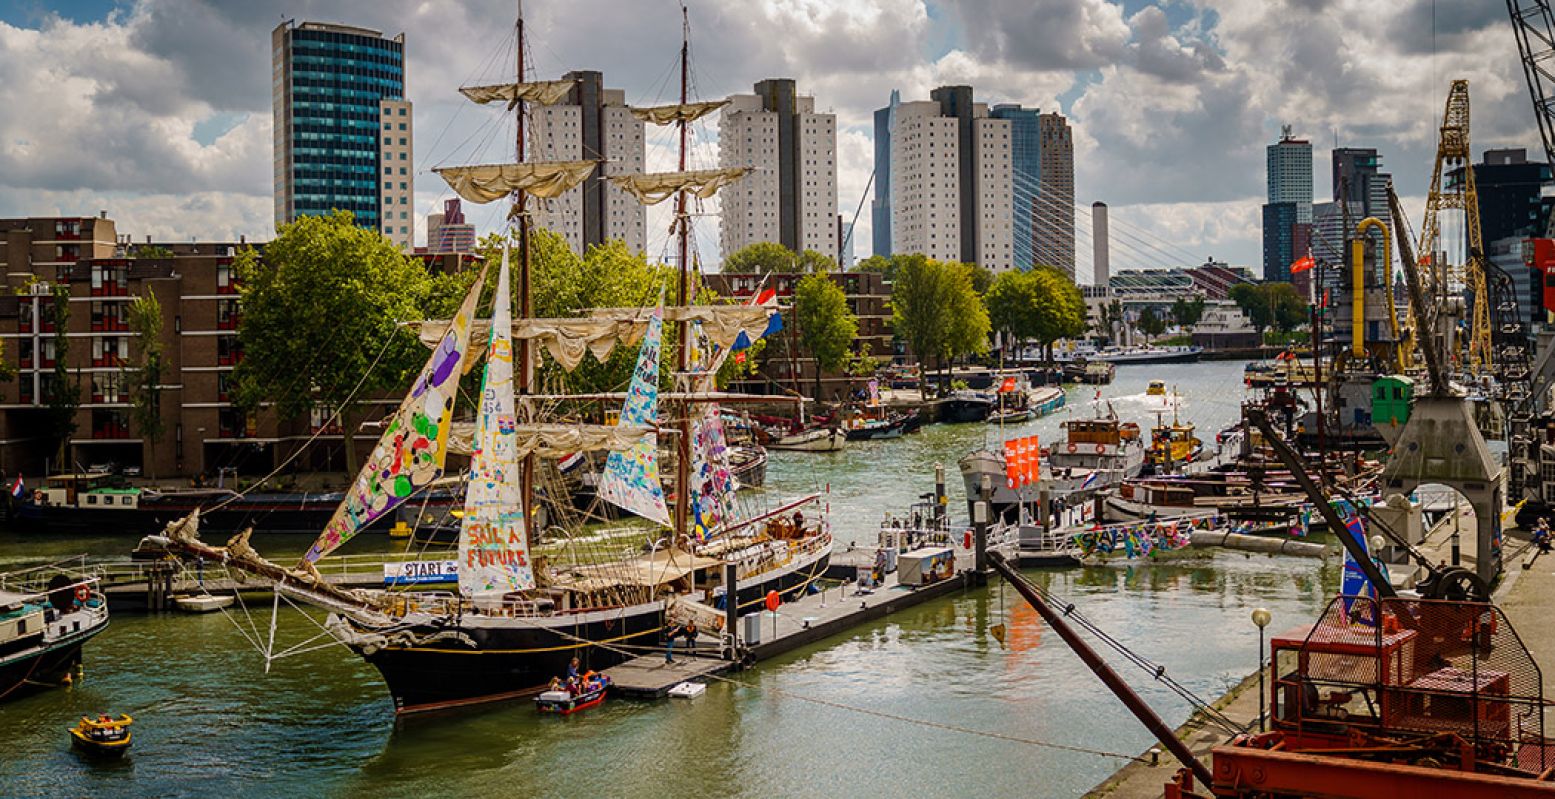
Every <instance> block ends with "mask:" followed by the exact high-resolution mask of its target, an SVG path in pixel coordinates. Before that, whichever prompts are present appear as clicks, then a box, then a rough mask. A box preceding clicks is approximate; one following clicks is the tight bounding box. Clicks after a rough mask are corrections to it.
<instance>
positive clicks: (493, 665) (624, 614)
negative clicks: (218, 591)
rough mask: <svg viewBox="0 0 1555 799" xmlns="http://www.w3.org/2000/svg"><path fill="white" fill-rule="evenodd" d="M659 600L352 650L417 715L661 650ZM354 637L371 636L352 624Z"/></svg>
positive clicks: (457, 626) (808, 570) (802, 574)
mask: <svg viewBox="0 0 1555 799" xmlns="http://www.w3.org/2000/svg"><path fill="white" fill-rule="evenodd" d="M830 559H831V553H830V551H829V550H828V551H827V552H825V553H823V554H822V555H821V556H820V557H819V558H815V559H812V560H808V561H805V562H802V563H800V564H799V565H797V566H795V567H793V568H790V569H787V570H785V571H782V572H779V573H774V574H773V575H772V576H771V577H770V578H768V579H765V580H762V581H760V582H754V581H753V582H751V583H750V584H748V585H744V586H741V588H740V590H739V592H738V600H737V601H738V603H739V607H740V608H741V612H742V613H748V612H755V611H756V610H759V609H760V605H761V602H762V600H763V599H764V598H765V597H766V595H767V593H768V592H769V591H778V592H779V593H780V594H782V595H783V598H784V600H785V601H787V600H790V599H793V598H795V597H797V596H800V595H801V594H802V593H803V592H804V591H806V590H808V588H809V586H810V585H811V584H812V583H813V582H814V581H815V580H817V579H819V578H820V577H821V576H823V575H824V574H825V573H826V567H827V565H828V563H829V561H830ZM664 608H665V606H664V604H663V603H658V602H655V603H650V604H643V605H635V606H631V607H626V608H619V609H613V610H600V611H592V612H587V613H579V614H576V616H575V617H573V618H568V617H566V616H555V617H541V618H519V619H501V618H490V617H487V618H484V619H483V618H481V617H476V616H471V617H467V618H465V619H463V620H460V621H457V622H450V623H445V624H441V625H438V624H435V623H434V624H425V625H418V626H416V627H414V628H412V629H411V631H410V632H412V633H413V634H414V635H415V636H417V637H418V638H420V639H421V642H420V643H416V644H414V645H392V644H391V645H388V646H383V647H381V648H376V647H366V648H364V647H362V646H360V645H359V644H356V643H351V642H349V641H348V644H350V645H351V648H352V649H353V650H355V651H356V652H357V653H358V654H360V655H362V657H363V659H364V660H366V661H367V662H368V663H371V664H372V665H373V667H375V668H377V669H378V672H379V673H380V674H382V675H383V679H384V682H385V683H387V684H388V688H389V694H390V696H392V697H393V699H394V708H395V711H396V712H397V713H402V714H405V713H420V712H427V711H435V710H444V709H450V708H457V707H463V706H468V705H475V704H483V703H486V702H496V701H502V700H509V699H518V698H522V697H527V696H533V695H534V694H537V693H539V692H540V691H542V690H544V689H545V687H546V686H547V684H549V682H550V680H551V678H553V677H559V676H565V675H566V674H567V667H568V665H569V664H570V662H571V661H572V658H574V657H576V658H578V660H579V661H580V663H581V664H582V667H583V668H584V669H585V670H589V669H592V670H595V671H602V670H604V669H608V668H610V667H611V666H615V665H617V664H620V663H623V662H625V661H627V660H629V659H631V658H633V657H637V656H639V655H643V654H652V653H653V652H654V651H655V650H658V649H660V648H661V647H663V645H664V642H663V634H664V631H665V626H666V620H665V617H664V614H665V609H664ZM352 627H353V628H354V629H355V630H356V631H357V632H370V631H367V630H365V629H363V628H361V627H358V626H356V625H354V624H353V625H352Z"/></svg>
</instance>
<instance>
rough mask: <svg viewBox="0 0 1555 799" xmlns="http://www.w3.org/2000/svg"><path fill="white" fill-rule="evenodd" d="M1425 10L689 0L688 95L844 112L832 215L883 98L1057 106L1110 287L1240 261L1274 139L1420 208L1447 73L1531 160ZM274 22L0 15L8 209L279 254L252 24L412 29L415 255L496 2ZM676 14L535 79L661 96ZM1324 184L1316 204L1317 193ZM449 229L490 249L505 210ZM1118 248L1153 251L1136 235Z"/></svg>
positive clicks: (863, 180) (704, 243)
mask: <svg viewBox="0 0 1555 799" xmlns="http://www.w3.org/2000/svg"><path fill="white" fill-rule="evenodd" d="M1430 10H1431V8H1430V4H1429V3H1428V2H1413V3H1400V4H1390V5H1388V6H1387V7H1385V8H1376V7H1372V6H1366V5H1364V4H1360V3H1348V2H1337V1H1336V2H1326V3H1299V4H1298V3H1293V4H1291V7H1290V8H1288V9H1285V10H1284V11H1283V12H1282V13H1283V14H1284V16H1285V21H1283V22H1276V20H1275V17H1276V16H1279V15H1275V14H1273V13H1271V10H1270V9H1269V8H1268V5H1267V4H1263V3H1251V2H1244V1H1241V0H1202V2H1194V3H1186V2H1185V3H1166V4H1161V5H1156V4H1149V3H1142V2H1132V1H1131V2H1125V3H1121V4H1118V3H1106V2H1101V0H1085V2H1059V1H1058V0H1052V1H1051V2H1040V3H1036V4H1032V3H1015V2H1004V0H966V1H965V2H959V3H921V2H911V0H877V1H876V2H857V3H848V4H835V5H828V4H822V3H812V4H788V3H773V4H767V5H764V6H761V7H751V8H746V7H744V6H741V7H731V8H725V7H722V6H719V5H715V4H698V3H693V4H691V6H690V20H691V30H692V40H691V50H692V67H693V76H692V78H693V79H692V86H693V90H694V92H693V93H694V95H695V96H696V97H697V98H699V99H707V100H712V99H721V98H723V97H725V96H728V95H730V94H739V93H747V92H749V90H750V88H749V87H750V86H751V85H752V83H753V82H755V81H758V80H762V79H766V78H769V77H788V78H793V79H795V80H796V81H798V83H799V85H800V86H801V87H803V88H804V91H805V93H807V94H810V95H812V96H813V97H814V98H815V104H816V110H817V112H828V113H833V114H835V115H836V117H837V130H838V132H837V139H838V142H837V150H838V175H837V182H838V197H837V208H838V212H839V213H840V214H842V216H843V217H844V221H849V220H851V219H852V217H853V213H854V211H855V209H856V208H858V205H859V202H860V199H861V198H862V199H864V200H865V204H866V205H867V204H868V200H869V199H870V198H869V197H866V196H865V186H866V185H867V183H868V180H869V176H870V170H871V167H872V165H873V145H872V128H873V124H872V120H873V116H872V115H873V112H874V111H875V109H878V108H881V107H882V106H884V105H885V104H886V102H887V100H888V98H889V95H890V92H891V91H892V90H893V89H900V90H901V91H902V94H903V96H904V97H912V98H919V97H927V96H928V93H929V91H930V90H931V89H932V88H934V87H936V86H939V85H947V84H968V85H971V86H973V87H974V88H975V90H976V92H977V97H978V100H979V101H980V102H982V101H986V102H988V103H989V104H990V105H992V104H997V103H1006V102H1008V103H1020V104H1022V105H1024V106H1026V107H1035V108H1040V109H1042V110H1043V111H1044V112H1046V111H1049V110H1057V111H1059V112H1061V113H1063V114H1064V115H1065V116H1066V117H1068V119H1069V123H1070V127H1071V129H1072V130H1073V134H1074V147H1075V172H1076V175H1075V201H1076V203H1078V204H1080V205H1082V206H1086V207H1089V205H1090V203H1091V202H1093V201H1103V202H1106V203H1107V204H1108V206H1109V210H1110V214H1111V222H1112V225H1113V231H1112V238H1113V247H1112V262H1113V263H1112V266H1113V269H1114V270H1121V269H1130V268H1144V267H1152V266H1189V265H1195V264H1197V263H1199V262H1202V261H1203V260H1204V259H1205V258H1207V257H1210V256H1213V257H1215V258H1216V259H1217V260H1224V261H1228V262H1231V263H1233V264H1244V265H1248V266H1252V267H1254V268H1255V269H1256V268H1257V267H1258V266H1259V264H1260V263H1261V261H1262V258H1261V239H1260V228H1261V225H1260V218H1259V216H1260V206H1261V205H1262V203H1263V202H1264V193H1265V183H1264V169H1263V166H1264V163H1263V162H1264V152H1263V151H1264V147H1265V146H1266V145H1267V144H1268V142H1270V141H1274V140H1275V138H1276V136H1277V135H1278V131H1279V129H1280V126H1281V125H1284V124H1289V125H1292V126H1293V129H1294V133H1295V135H1297V136H1298V137H1304V138H1308V139H1310V140H1311V141H1312V142H1313V145H1314V152H1313V160H1314V162H1316V163H1319V164H1322V163H1324V162H1326V161H1328V158H1329V150H1330V149H1331V148H1332V146H1333V144H1334V142H1335V139H1336V133H1337V140H1338V143H1339V144H1340V146H1348V147H1374V148H1376V149H1377V150H1378V151H1379V152H1381V153H1382V154H1383V155H1384V157H1385V158H1386V159H1387V164H1388V168H1389V171H1390V172H1392V173H1393V174H1394V176H1395V179H1396V180H1397V181H1398V182H1399V187H1400V190H1401V192H1402V194H1403V195H1404V199H1405V202H1406V204H1407V206H1408V207H1410V208H1411V209H1419V208H1422V207H1423V199H1421V198H1423V195H1424V190H1425V183H1426V181H1427V180H1428V178H1429V170H1430V158H1431V155H1432V153H1433V151H1434V141H1433V137H1434V133H1435V127H1436V124H1437V120H1438V119H1439V117H1440V107H1441V102H1442V99H1443V97H1444V96H1445V93H1446V88H1447V83H1448V81H1449V80H1450V79H1451V78H1454V77H1466V78H1468V79H1469V80H1470V82H1471V92H1472V95H1473V101H1474V104H1475V116H1474V119H1475V125H1476V128H1475V131H1474V134H1473V141H1474V148H1475V153H1476V156H1477V155H1478V154H1479V153H1480V152H1482V151H1483V150H1485V149H1488V148H1499V147H1527V148H1528V149H1529V151H1530V153H1534V152H1538V151H1539V148H1538V146H1537V136H1536V133H1535V132H1534V128H1533V123H1532V115H1531V113H1530V108H1529V107H1528V101H1527V98H1526V90H1525V88H1524V85H1523V82H1522V76H1521V73H1520V65H1519V64H1518V60H1517V53H1516V48H1515V46H1514V43H1513V40H1512V34H1511V31H1510V30H1509V29H1508V27H1507V25H1506V23H1505V20H1504V19H1503V18H1502V13H1503V11H1504V10H1503V9H1500V8H1497V7H1491V6H1486V7H1485V8H1474V9H1468V8H1454V9H1441V10H1439V11H1438V13H1437V14H1436V16H1435V30H1434V35H1433V29H1432V27H1431V25H1432V18H1431V14H1430ZM284 11H285V13H284V15H283V14H282V9H280V8H279V7H277V6H268V5H262V4H254V5H253V6H241V7H238V6H234V7H215V6H212V5H209V4H194V3H190V2H184V0H139V2H124V3H113V2H102V1H99V2H84V3H54V4H48V3H34V4H28V5H25V6H19V7H11V8H9V9H7V10H4V11H0V74H6V75H8V76H9V79H8V80H7V81H6V82H5V83H6V85H5V86H4V87H0V101H3V102H6V104H7V105H8V107H13V108H29V109H35V110H34V112H33V113H29V114H25V115H23V114H18V115H11V117H10V118H9V119H7V120H5V121H0V186H4V188H5V190H4V191H3V192H0V198H3V199H0V213H3V214H8V215H38V214H49V213H54V212H59V213H63V214H80V215H91V214H93V213H95V211H97V210H100V209H103V208H106V209H108V210H109V211H110V215H111V216H113V217H114V218H116V219H118V220H119V223H120V227H121V229H123V230H124V231H126V232H131V233H135V234H137V235H152V236H154V237H156V238H158V239H188V238H191V237H198V238H202V239H233V238H236V237H237V236H238V235H247V236H249V237H250V238H268V237H269V236H270V235H271V230H272V228H271V225H270V217H271V197H272V193H271V191H270V189H271V186H270V179H269V178H270V175H269V166H270V161H271V152H270V142H271V127H270V119H269V117H270V109H269V90H270V86H269V83H268V77H269V73H270V70H269V61H270V53H269V48H268V43H269V42H268V39H269V36H268V34H269V31H270V30H272V29H273V28H274V27H275V25H276V24H279V23H280V22H282V21H284V19H286V18H294V19H297V20H298V21H299V22H300V21H303V20H317V21H331V22H340V23H343V24H349V25H360V26H364V27H373V28H377V29H380V30H384V31H392V32H399V31H404V32H405V35H406V51H407V56H406V58H407V61H408V62H409V72H410V75H411V80H410V84H409V86H408V87H407V91H406V94H407V97H408V98H409V99H410V100H411V101H412V102H414V103H415V104H416V112H415V113H416V120H415V126H416V128H417V132H418V135H417V140H418V141H417V147H416V152H415V156H416V163H415V169H416V171H417V172H418V174H420V175H421V177H422V180H419V181H417V185H416V195H415V197H414V203H413V205H412V206H411V209H412V214H411V216H412V217H413V218H415V220H416V224H417V225H418V232H417V241H418V242H420V241H423V240H424V238H425V231H424V229H419V228H421V227H423V226H424V219H425V216H426V215H427V214H428V213H432V212H435V211H436V210H437V209H438V208H439V207H441V202H442V200H443V199H446V196H445V195H446V192H445V191H444V190H443V187H442V186H441V185H440V184H441V182H440V181H435V180H428V179H426V178H427V177H428V175H427V170H429V169H430V168H431V167H433V166H438V165H446V164H448V163H454V162H459V161H466V160H469V159H470V156H471V155H472V153H470V152H469V151H468V150H465V151H460V150H459V149H458V145H459V144H460V143H461V142H464V141H466V140H467V139H469V138H470V135H471V134H472V133H474V132H476V131H478V130H479V127H480V125H481V124H484V123H485V122H486V121H487V119H489V117H488V116H486V115H483V114H482V113H481V110H480V109H471V108H468V107H465V108H461V105H462V104H463V100H462V98H460V97H459V96H458V95H457V93H456V91H455V90H456V89H457V87H458V86H459V85H461V84H465V83H471V82H479V81H480V80H482V79H484V78H497V77H500V76H501V75H502V74H503V73H502V69H504V68H506V69H508V70H509V71H510V69H511V68H510V67H509V66H508V65H507V64H506V63H504V62H503V61H502V59H501V52H500V51H501V49H502V46H503V41H504V36H510V35H511V15H512V13H513V7H512V5H511V4H509V3H506V2H501V3H498V2H493V3H482V4H471V5H462V6H450V7H435V8H431V9H430V10H429V9H428V8H427V7H425V6H421V5H417V4H411V3H397V2H388V3H372V4H369V3H359V4H340V3H335V4H325V3H322V2H297V3H291V4H288V6H287V7H286V8H285V9H284ZM675 11H676V9H675V7H674V5H673V4H672V3H662V4H632V5H630V6H620V5H618V4H610V3H605V2H597V3H593V4H590V3H582V4H578V3H572V4H566V5H565V6H563V5H562V4H556V3H550V2H541V1H540V0H535V2H530V3H527V4H526V13H527V14H528V23H527V24H528V31H529V38H530V40H531V43H532V46H531V48H530V52H531V57H532V60H533V68H534V70H535V73H536V74H537V75H538V76H540V77H547V78H555V77H560V76H561V75H562V74H563V73H565V72H568V71H572V70H600V71H602V72H604V73H605V75H606V77H607V80H609V81H610V82H611V83H612V84H616V85H619V86H620V87H621V88H622V89H623V90H624V91H625V93H626V98H627V102H629V103H634V104H651V103H654V102H661V101H665V100H669V99H672V95H673V94H674V92H675V91H676V90H678V86H675V85H673V84H674V83H675V81H673V80H671V79H670V78H671V77H672V75H671V68H672V65H673V61H674V59H675V58H676V56H677V55H678V45H679V19H678V17H679V15H678V14H676V13H675ZM1291 15H1296V16H1299V17H1301V22H1300V24H1292V22H1291V21H1290V17H1291ZM578 20H590V24H588V25H580V24H578ZM774 30H781V31H783V32H784V34H785V35H784V36H782V37H773V36H771V35H770V33H771V31H774ZM1433 42H1434V45H1435V52H1434V53H1433V52H1432V45H1433ZM601 45H604V46H601ZM1336 52H1345V53H1349V54H1351V55H1350V56H1349V59H1348V61H1347V63H1345V64H1336V63H1332V62H1334V61H1335V59H1333V57H1332V56H1333V54H1334V53H1336ZM483 70H484V71H483ZM44 75H56V76H63V78H62V79H63V80H64V81H65V83H64V85H65V86H66V87H67V89H68V90H67V91H58V90H57V89H50V88H49V87H48V86H47V85H45V83H46V82H45V81H43V76H44ZM696 134H697V135H696V137H694V144H695V148H694V152H693V160H694V162H695V163H694V164H693V165H694V166H712V165H714V164H716V162H717V139H716V136H717V124H716V118H713V119H711V120H709V122H708V123H707V124H703V125H699V126H698V127H697V130H696ZM650 138H651V139H652V140H651V141H650V142H649V143H648V158H647V160H648V168H650V169H655V168H667V167H668V164H667V163H666V160H667V158H668V156H669V153H670V152H671V151H672V150H673V147H672V145H673V141H672V137H671V136H666V135H664V134H662V133H659V134H657V135H651V136H650ZM84 153H92V154H94V156H95V157H83V154H84ZM488 155H490V153H488ZM105 158H106V159H110V161H109V163H106V164H105V163H102V159H105ZM1319 172H1320V174H1318V175H1317V176H1316V177H1317V179H1316V181H1315V185H1314V193H1315V194H1316V195H1317V196H1319V197H1324V196H1328V195H1330V194H1331V191H1330V187H1329V186H1327V185H1326V184H1327V179H1326V178H1327V175H1326V174H1323V173H1324V172H1325V171H1324V170H1319ZM712 210H716V206H715V205H713V204H710V205H709V211H712ZM466 212H467V214H468V215H469V217H470V220H471V221H472V222H473V223H475V224H476V226H477V228H478V229H479V230H481V231H482V232H485V231H489V230H491V229H493V228H494V227H495V225H496V223H497V217H498V216H499V215H498V214H496V213H493V212H491V211H490V210H489V209H475V208H467V209H466ZM1414 212H1415V213H1418V211H1414ZM656 213H662V211H661V210H660V209H655V210H653V211H650V212H649V221H648V224H647V230H648V239H649V240H648V243H647V247H646V249H647V251H648V254H649V255H650V256H654V257H657V256H660V255H661V254H663V248H664V240H665V236H664V234H663V233H662V231H663V230H664V229H666V227H667V225H666V224H662V223H661V222H662V220H660V219H659V218H658V217H657V216H656V215H655V214H656ZM870 217H871V214H870V213H869V210H868V209H867V208H866V209H865V210H864V212H863V213H861V214H859V217H858V227H857V228H856V229H855V231H854V250H855V251H856V252H858V253H860V255H861V256H862V255H863V254H867V253H868V252H869V251H870V246H869V244H870V242H871V240H872V224H871V218H870ZM1124 233H1132V234H1133V235H1134V236H1137V237H1138V238H1139V239H1140V240H1142V241H1148V242H1150V243H1151V245H1152V246H1146V245H1145V244H1142V243H1132V244H1131V242H1129V241H1128V240H1126V239H1123V234H1124ZM698 239H699V244H700V249H701V252H702V257H703V259H704V262H707V261H710V260H712V259H715V258H716V257H717V256H718V254H719V245H718V225H717V224H716V220H711V219H710V220H707V221H706V222H704V223H703V224H701V225H700V226H699V229H698ZM1120 239H1123V240H1120ZM1090 244H1091V242H1090V238H1089V224H1088V219H1087V218H1086V215H1084V214H1082V215H1081V216H1080V217H1079V218H1078V219H1077V238H1076V247H1075V249H1076V251H1077V253H1078V257H1077V261H1078V262H1079V263H1078V265H1077V273H1078V276H1079V277H1080V279H1081V280H1082V282H1085V281H1088V280H1089V278H1090V269H1091V264H1090V255H1089V253H1090V251H1091V246H1090Z"/></svg>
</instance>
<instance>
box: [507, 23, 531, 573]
mask: <svg viewBox="0 0 1555 799" xmlns="http://www.w3.org/2000/svg"><path fill="white" fill-rule="evenodd" d="M514 26H515V34H516V39H515V41H516V46H515V48H514V49H515V50H516V51H517V53H518V56H517V69H516V70H515V73H516V75H517V82H518V83H520V84H521V83H523V82H524V0H518V20H517V21H516V22H515V23H514ZM515 96H517V93H516V92H515ZM525 105H526V103H525V102H524V101H523V100H522V99H520V100H518V102H515V103H514V104H513V109H514V114H515V115H516V119H517V123H518V124H517V134H516V136H515V138H514V144H513V146H514V152H515V153H516V155H517V156H518V157H517V158H516V159H515V160H516V161H517V162H518V163H520V164H522V163H523V162H524V110H525ZM528 204H529V192H526V191H516V192H513V211H512V215H513V216H516V217H518V308H516V309H515V310H517V311H518V318H519V319H529V318H531V317H532V316H534V299H533V297H531V296H530V295H531V291H530V285H529V279H530V274H529V272H530V270H529V212H528V209H527V206H528ZM533 349H534V347H533V343H532V342H531V341H530V339H529V338H528V337H527V336H525V337H523V338H520V339H519V340H518V353H517V355H518V374H517V375H515V376H514V388H515V393H517V394H518V395H519V396H524V395H526V394H528V393H530V391H531V386H530V378H531V376H532V375H533V373H534V368H533V364H532V363H531V354H532V353H533ZM534 492H535V456H534V453H533V452H529V453H527V454H525V455H524V460H523V468H522V469H521V470H520V477H519V497H520V499H521V501H522V502H523V503H524V504H523V507H522V508H521V510H522V512H523V514H524V516H525V517H526V518H527V519H528V524H526V525H525V527H526V529H527V530H528V539H529V541H528V543H529V547H530V551H531V552H533V551H534V546H535V543H536V542H535V524H534V519H532V518H528V517H529V514H530V510H531V509H532V508H533V507H534Z"/></svg>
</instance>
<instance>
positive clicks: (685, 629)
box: [664, 621, 697, 663]
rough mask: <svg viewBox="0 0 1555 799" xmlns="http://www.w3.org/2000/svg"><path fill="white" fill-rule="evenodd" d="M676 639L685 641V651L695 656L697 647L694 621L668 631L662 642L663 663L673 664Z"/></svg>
mask: <svg viewBox="0 0 1555 799" xmlns="http://www.w3.org/2000/svg"><path fill="white" fill-rule="evenodd" d="M676 638H684V639H686V651H687V652H691V653H693V654H695V650H696V645H697V623H696V622H695V621H688V622H686V623H685V624H682V625H680V626H678V627H675V628H673V629H671V630H670V631H669V635H668V636H667V637H666V638H665V640H664V662H665V663H674V662H675V639H676Z"/></svg>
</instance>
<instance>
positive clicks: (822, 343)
mask: <svg viewBox="0 0 1555 799" xmlns="http://www.w3.org/2000/svg"><path fill="white" fill-rule="evenodd" d="M794 324H795V327H797V328H798V334H799V340H800V342H801V343H803V344H804V346H805V349H806V350H809V352H810V355H811V357H813V358H815V364H816V370H815V398H816V399H821V372H822V370H826V371H833V370H836V369H840V368H842V367H843V365H844V364H845V363H846V361H847V358H848V352H849V350H850V349H851V348H852V345H853V340H854V339H856V338H858V320H857V319H855V318H854V316H853V311H852V309H850V308H848V298H847V295H846V294H844V293H843V291H842V287H841V286H838V285H837V284H836V283H833V282H832V280H831V278H830V277H828V276H827V274H826V273H825V272H817V273H815V274H812V275H805V276H804V277H802V278H800V279H799V285H798V286H796V287H795V288H794Z"/></svg>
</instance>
